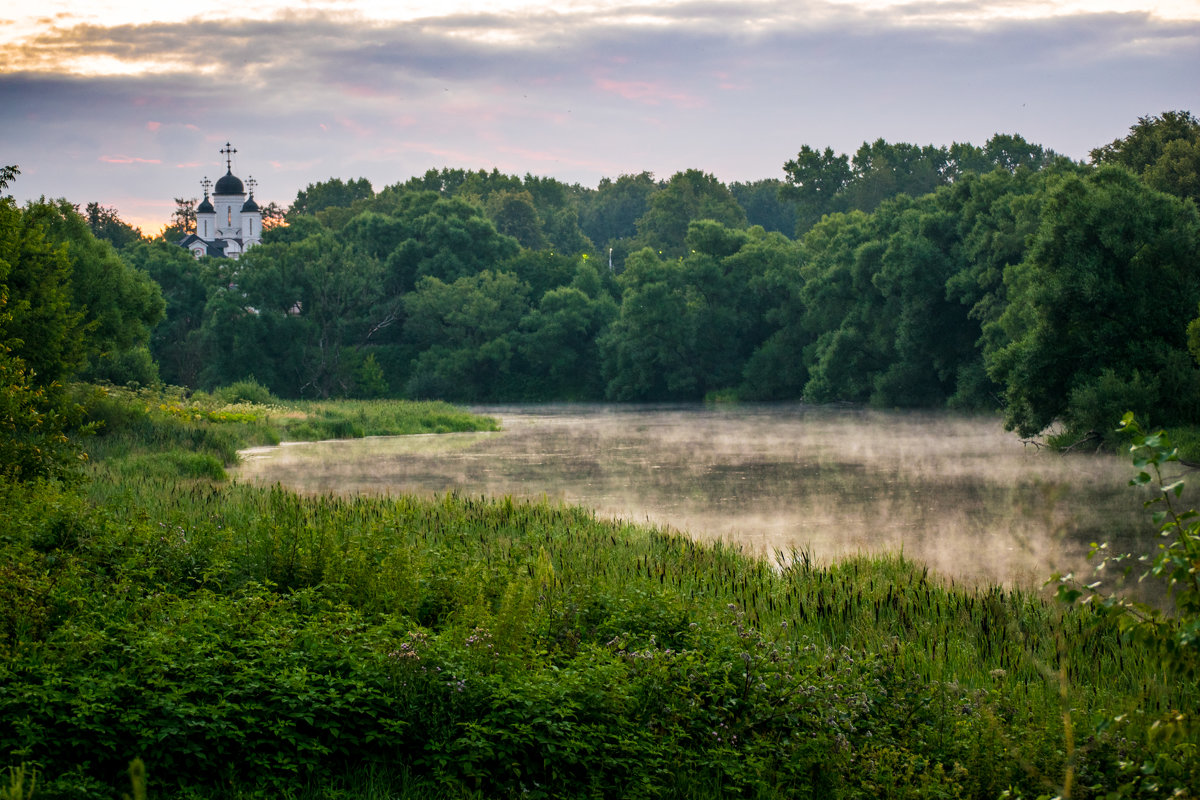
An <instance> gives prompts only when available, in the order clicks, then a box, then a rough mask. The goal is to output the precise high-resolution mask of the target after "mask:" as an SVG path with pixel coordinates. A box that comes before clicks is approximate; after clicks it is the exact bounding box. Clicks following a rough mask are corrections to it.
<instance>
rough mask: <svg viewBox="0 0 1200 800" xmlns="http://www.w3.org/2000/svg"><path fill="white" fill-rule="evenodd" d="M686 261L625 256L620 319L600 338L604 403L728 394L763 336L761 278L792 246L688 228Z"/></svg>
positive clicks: (699, 225)
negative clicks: (726, 390) (723, 392)
mask: <svg viewBox="0 0 1200 800" xmlns="http://www.w3.org/2000/svg"><path fill="white" fill-rule="evenodd" d="M685 244H686V246H687V248H688V250H689V255H688V256H687V257H686V258H682V259H678V260H675V261H664V260H662V259H660V258H659V257H658V256H657V255H656V254H655V253H654V252H653V251H651V250H650V249H648V248H647V249H643V250H640V251H638V252H637V253H635V254H634V255H632V256H630V258H629V259H628V260H627V261H626V268H625V271H624V272H623V273H622V274H621V276H620V278H619V283H620V285H621V288H622V300H621V306H620V313H619V315H618V316H617V318H616V319H615V320H614V321H613V323H612V324H611V325H610V326H609V328H608V330H607V331H606V332H605V333H604V334H603V335H602V336H601V338H600V341H599V345H600V354H601V359H602V367H603V374H604V377H605V380H606V382H607V385H606V393H607V395H608V396H609V397H610V398H612V399H616V400H695V399H700V398H702V397H704V395H705V394H706V393H708V392H710V391H715V390H721V389H733V388H736V387H737V385H738V384H739V383H740V382H741V380H742V372H743V369H744V366H745V362H746V360H747V359H748V358H749V357H750V354H751V353H752V352H754V350H755V348H757V347H758V346H759V345H760V344H761V342H762V340H763V339H764V338H765V337H766V335H767V334H768V332H769V329H768V327H767V326H766V324H765V322H764V314H765V311H766V309H767V307H768V306H769V304H770V301H771V298H770V297H769V295H768V293H767V292H766V291H765V289H766V286H767V285H766V284H765V283H764V280H763V278H764V275H765V274H766V273H768V272H769V271H771V270H778V269H779V268H780V266H781V264H782V263H784V262H786V261H787V260H788V259H789V258H791V257H793V255H794V253H793V250H792V245H791V243H790V242H789V241H788V240H787V239H786V237H784V236H782V235H781V234H778V233H771V234H768V233H767V232H766V231H764V230H763V229H762V228H759V227H755V228H752V229H750V230H749V231H744V230H739V229H734V228H729V227H726V226H724V225H721V224H719V223H717V222H714V221H712V220H698V221H694V222H692V223H691V225H690V226H689V229H688V234H687V239H686V242H685Z"/></svg>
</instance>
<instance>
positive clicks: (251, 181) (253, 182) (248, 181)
mask: <svg viewBox="0 0 1200 800" xmlns="http://www.w3.org/2000/svg"><path fill="white" fill-rule="evenodd" d="M246 185H247V186H249V187H250V196H251V197H254V188H255V187H256V186H258V181H256V180H254V176H253V175H251V176H250V177H249V178H247V179H246Z"/></svg>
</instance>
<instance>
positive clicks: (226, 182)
mask: <svg viewBox="0 0 1200 800" xmlns="http://www.w3.org/2000/svg"><path fill="white" fill-rule="evenodd" d="M245 193H246V187H245V186H243V185H242V181H241V179H240V178H238V177H236V176H235V175H234V174H233V173H232V172H229V171H226V173H225V174H224V175H222V176H221V179H220V180H219V181H217V185H216V187H215V189H214V191H213V194H245Z"/></svg>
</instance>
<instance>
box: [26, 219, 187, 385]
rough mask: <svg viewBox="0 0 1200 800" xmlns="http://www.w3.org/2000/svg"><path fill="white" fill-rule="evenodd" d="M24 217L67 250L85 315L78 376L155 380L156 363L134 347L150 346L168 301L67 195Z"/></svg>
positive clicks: (75, 304) (72, 287)
mask: <svg viewBox="0 0 1200 800" xmlns="http://www.w3.org/2000/svg"><path fill="white" fill-rule="evenodd" d="M23 216H24V217H25V219H26V220H27V223H26V224H28V225H32V226H36V227H37V228H40V229H41V230H42V231H44V235H45V239H46V242H47V244H49V245H51V246H53V247H55V248H57V249H58V252H59V253H62V254H64V255H65V258H66V262H67V285H68V287H69V302H70V307H71V310H72V311H74V312H75V313H77V314H78V315H79V316H80V317H81V320H82V325H83V332H84V335H83V337H82V345H83V349H84V352H83V356H84V359H85V361H84V364H83V369H82V371H81V372H80V373H79V375H80V377H83V378H85V379H107V380H114V381H116V382H120V383H123V382H125V381H127V380H133V381H137V382H140V383H152V382H154V381H155V380H157V373H156V371H155V370H154V368H153V366H152V364H150V363H149V362H148V361H147V360H146V359H144V358H140V357H137V356H136V355H133V351H137V350H141V349H143V348H145V347H146V345H147V344H148V342H149V339H150V330H151V329H152V328H153V327H154V326H155V325H156V324H157V323H158V321H159V320H160V319H162V316H163V313H164V308H165V304H164V301H163V298H162V293H161V291H160V290H159V288H158V286H157V285H156V284H155V283H154V282H153V281H152V280H150V278H149V276H147V275H146V274H145V273H144V272H141V271H140V270H137V269H136V268H133V267H131V266H130V265H129V264H128V263H126V262H125V261H123V260H122V259H121V258H120V257H119V256H118V254H117V253H116V251H115V250H113V247H112V245H110V244H109V243H108V242H107V241H101V240H98V239H96V237H95V236H94V235H93V234H92V231H91V229H90V227H89V225H88V222H87V220H85V219H84V217H83V216H82V215H80V213H79V212H78V211H77V210H76V209H75V207H74V206H72V205H71V204H69V203H68V202H66V201H65V200H59V201H57V202H46V201H43V202H39V203H32V204H30V205H29V206H27V207H26V208H25V210H24V214H23ZM22 266H23V264H22ZM18 274H19V271H18Z"/></svg>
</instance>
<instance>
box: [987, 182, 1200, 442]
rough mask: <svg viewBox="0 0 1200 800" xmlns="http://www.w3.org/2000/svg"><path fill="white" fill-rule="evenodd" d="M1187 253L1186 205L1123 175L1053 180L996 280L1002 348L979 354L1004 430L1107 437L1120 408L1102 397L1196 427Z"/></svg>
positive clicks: (1197, 294)
mask: <svg viewBox="0 0 1200 800" xmlns="http://www.w3.org/2000/svg"><path fill="white" fill-rule="evenodd" d="M1197 248H1200V219H1198V218H1197V216H1196V210H1195V207H1194V206H1193V205H1191V204H1185V203H1183V202H1182V201H1180V200H1178V199H1177V198H1174V197H1171V196H1169V195H1165V194H1162V193H1159V192H1156V191H1154V190H1152V189H1149V188H1148V187H1146V186H1145V185H1144V184H1143V183H1141V182H1140V181H1138V180H1137V179H1136V178H1135V177H1134V176H1132V175H1131V174H1130V173H1128V172H1126V171H1124V170H1122V169H1118V168H1113V167H1108V168H1103V169H1100V170H1097V171H1096V172H1094V173H1091V174H1088V175H1086V176H1073V175H1069V176H1066V177H1064V178H1063V179H1062V180H1060V181H1058V182H1056V183H1055V185H1054V186H1053V188H1052V190H1051V191H1050V193H1049V194H1048V195H1047V197H1046V200H1045V202H1044V205H1043V210H1042V222H1041V226H1040V228H1039V230H1038V232H1037V234H1036V236H1035V237H1034V238H1033V240H1032V242H1031V244H1030V249H1029V252H1028V254H1027V256H1026V258H1025V259H1024V260H1023V261H1022V262H1021V263H1020V264H1019V265H1016V266H1014V267H1012V268H1010V269H1008V270H1006V272H1005V284H1006V286H1007V291H1008V298H1009V303H1008V306H1007V307H1006V308H1005V310H1004V312H1003V313H1002V314H1001V315H1000V317H999V319H998V321H996V322H995V323H993V324H994V325H995V327H996V328H998V329H999V330H1000V331H1002V334H1003V335H1002V338H1001V337H998V341H1002V342H1005V343H1003V344H1001V345H1000V346H997V347H994V348H988V349H986V350H985V353H984V357H985V359H986V361H987V367H988V372H989V374H990V375H991V377H992V378H993V379H994V380H995V381H996V382H997V383H999V384H1000V385H1001V386H1002V387H1003V392H1004V401H1005V419H1006V424H1007V425H1008V426H1009V427H1011V428H1015V429H1016V430H1018V431H1019V432H1020V433H1021V434H1022V435H1025V436H1029V435H1033V434H1037V433H1039V432H1041V431H1042V430H1044V429H1046V428H1047V427H1048V426H1049V425H1050V424H1051V423H1052V422H1054V421H1055V420H1061V421H1063V423H1064V424H1065V426H1066V432H1067V433H1068V435H1073V436H1081V435H1083V434H1086V433H1088V432H1089V431H1093V430H1094V431H1108V430H1111V429H1112V426H1113V425H1114V424H1115V422H1116V419H1117V417H1118V416H1119V413H1120V412H1119V410H1118V406H1116V405H1115V404H1114V402H1111V401H1106V400H1105V398H1116V399H1117V400H1126V401H1127V400H1128V399H1130V398H1131V397H1137V398H1139V407H1140V408H1141V409H1144V411H1145V412H1146V413H1148V414H1151V415H1152V416H1153V419H1154V420H1155V421H1156V423H1158V424H1177V423H1180V422H1184V421H1188V420H1194V419H1196V417H1197V414H1198V413H1200V409H1198V408H1197V407H1196V405H1195V403H1196V398H1197V397H1200V394H1198V393H1197V390H1198V389H1200V383H1197V380H1198V378H1200V373H1198V372H1197V370H1196V369H1195V367H1194V366H1193V365H1192V362H1191V359H1190V358H1188V356H1187V350H1186V335H1185V327H1186V322H1185V321H1186V320H1188V319H1190V318H1191V315H1192V309H1194V308H1195V307H1196V305H1197V303H1198V302H1200V276H1197V273H1196V270H1195V253H1196V252H1197ZM1122 387H1127V388H1122ZM1097 401H1100V402H1097Z"/></svg>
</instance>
